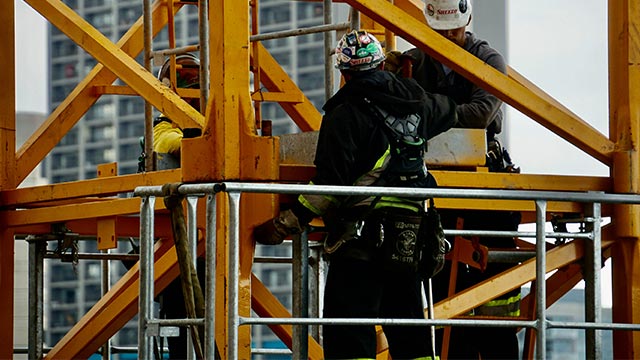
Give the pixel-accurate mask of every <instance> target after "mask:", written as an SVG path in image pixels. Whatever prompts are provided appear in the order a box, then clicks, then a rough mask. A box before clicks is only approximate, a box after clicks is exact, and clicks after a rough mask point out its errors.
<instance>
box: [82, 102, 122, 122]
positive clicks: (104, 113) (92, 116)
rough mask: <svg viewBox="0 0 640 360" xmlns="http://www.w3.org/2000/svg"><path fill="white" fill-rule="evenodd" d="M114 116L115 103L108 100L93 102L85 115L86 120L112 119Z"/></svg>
mask: <svg viewBox="0 0 640 360" xmlns="http://www.w3.org/2000/svg"><path fill="white" fill-rule="evenodd" d="M114 117H115V105H114V104H113V103H112V102H110V101H102V102H98V103H96V104H94V105H93V106H92V107H91V108H90V109H89V111H87V114H86V115H85V118H86V119H87V120H88V121H91V120H104V119H113V118H114Z"/></svg>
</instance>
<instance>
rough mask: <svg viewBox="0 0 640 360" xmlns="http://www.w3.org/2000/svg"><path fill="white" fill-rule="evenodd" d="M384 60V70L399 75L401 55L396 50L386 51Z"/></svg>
mask: <svg viewBox="0 0 640 360" xmlns="http://www.w3.org/2000/svg"><path fill="white" fill-rule="evenodd" d="M385 55H386V57H387V58H386V59H385V60H384V69H385V70H386V71H389V72H392V73H396V74H399V73H400V72H401V71H402V60H401V59H400V57H401V56H402V53H401V52H400V51H397V50H392V51H388V52H387V53H386V54H385Z"/></svg>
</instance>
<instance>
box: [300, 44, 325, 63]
mask: <svg viewBox="0 0 640 360" xmlns="http://www.w3.org/2000/svg"><path fill="white" fill-rule="evenodd" d="M325 61H327V59H326V56H324V48H322V47H312V48H306V49H301V50H300V51H298V66H299V67H303V66H313V65H323V64H324V63H325Z"/></svg>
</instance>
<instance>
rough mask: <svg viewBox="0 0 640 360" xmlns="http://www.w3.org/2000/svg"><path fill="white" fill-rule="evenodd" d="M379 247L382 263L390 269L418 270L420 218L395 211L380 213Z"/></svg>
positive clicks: (420, 254)
mask: <svg viewBox="0 0 640 360" xmlns="http://www.w3.org/2000/svg"><path fill="white" fill-rule="evenodd" d="M379 221H380V240H379V242H378V243H379V246H380V249H381V254H382V258H383V262H384V263H385V265H386V266H389V267H391V268H396V269H398V268H405V269H407V270H410V271H413V272H417V271H418V270H419V269H420V259H421V257H422V248H423V239H421V238H420V224H421V223H422V216H420V215H416V214H413V215H408V214H406V213H399V212H397V211H393V210H391V211H384V212H381V213H380V217H379Z"/></svg>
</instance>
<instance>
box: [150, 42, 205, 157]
mask: <svg viewBox="0 0 640 360" xmlns="http://www.w3.org/2000/svg"><path fill="white" fill-rule="evenodd" d="M170 60H171V59H167V60H166V61H165V63H164V64H163V65H162V67H161V68H160V71H158V80H160V81H161V82H162V83H163V84H165V85H166V86H168V87H172V84H171V77H170V70H171V66H170V65H171V64H170ZM175 61H176V84H175V88H179V89H199V88H200V60H198V58H197V57H196V56H195V55H193V54H190V53H186V54H181V55H178V56H176V60H175ZM175 88H174V89H175ZM183 100H185V101H186V102H187V103H188V104H189V105H191V106H193V108H194V109H196V110H198V111H200V98H199V97H196V98H193V97H183ZM201 134H202V130H201V129H199V128H186V129H181V128H180V126H179V125H178V124H177V123H175V122H173V121H171V119H169V118H167V117H166V116H164V115H162V114H161V115H160V116H158V117H157V118H156V119H155V120H154V122H153V150H154V151H155V152H156V156H157V167H158V169H159V170H163V169H173V168H178V167H180V146H181V144H182V139H183V138H191V137H197V136H200V135H201Z"/></svg>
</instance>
